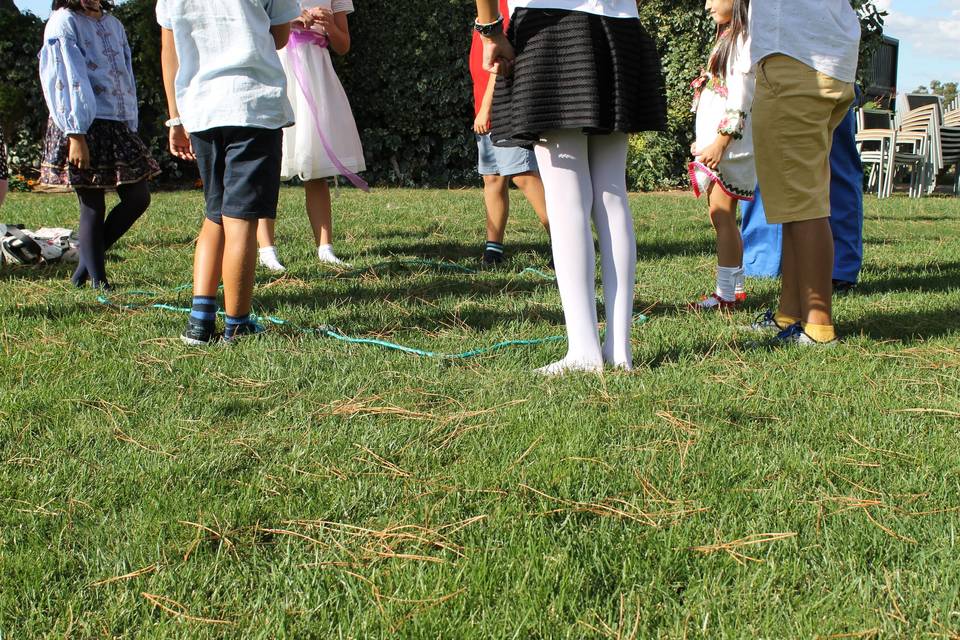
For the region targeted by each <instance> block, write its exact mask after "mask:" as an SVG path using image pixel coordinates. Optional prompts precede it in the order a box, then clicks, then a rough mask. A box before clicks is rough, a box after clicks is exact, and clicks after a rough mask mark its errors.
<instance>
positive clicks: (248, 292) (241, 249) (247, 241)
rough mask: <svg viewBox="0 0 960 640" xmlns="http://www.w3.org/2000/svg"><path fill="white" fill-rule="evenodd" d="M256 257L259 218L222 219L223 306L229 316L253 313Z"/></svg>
mask: <svg viewBox="0 0 960 640" xmlns="http://www.w3.org/2000/svg"><path fill="white" fill-rule="evenodd" d="M256 257H257V220H241V219H238V218H226V217H225V218H224V219H223V308H224V311H226V313H227V316H230V317H234V318H240V317H244V316H247V315H249V314H250V310H251V307H252V305H253V282H254V269H255V267H256Z"/></svg>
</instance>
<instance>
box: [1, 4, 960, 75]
mask: <svg viewBox="0 0 960 640" xmlns="http://www.w3.org/2000/svg"><path fill="white" fill-rule="evenodd" d="M464 1H467V0H464ZM759 1H761V2H762V0H759ZM876 1H877V4H878V5H879V6H881V7H883V8H884V9H886V10H887V11H889V12H890V16H889V18H888V19H887V35H890V36H892V37H894V38H897V39H899V40H900V78H899V81H898V85H899V88H900V89H901V90H907V91H911V90H913V89H915V88H916V87H917V86H918V85H921V84H923V85H925V84H927V83H928V82H930V80H933V79H936V80H941V81H943V82H960V0H876ZM15 2H16V4H17V6H18V7H20V8H21V9H25V10H27V11H32V12H34V13H36V14H37V15H39V16H41V17H46V15H47V14H48V13H49V12H50V4H51V3H50V0H15ZM361 10H362V7H361Z"/></svg>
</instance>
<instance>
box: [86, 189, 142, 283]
mask: <svg viewBox="0 0 960 640" xmlns="http://www.w3.org/2000/svg"><path fill="white" fill-rule="evenodd" d="M117 195H118V196H119V197H120V202H118V203H117V204H116V206H114V207H113V209H111V210H110V215H109V216H107V219H106V221H105V222H104V224H103V246H104V251H105V252H106V251H109V250H110V247H112V246H113V245H114V244H116V242H117V240H119V239H120V238H122V237H123V236H124V235H125V234H126V233H127V231H129V230H130V228H131V227H132V226H133V225H134V223H135V222H136V221H137V220H139V219H140V216H142V215H143V214H144V212H146V210H147V209H148V208H149V207H150V187H149V186H148V185H147V181H146V180H141V181H140V182H135V183H133V184H124V185H120V186H118V187H117ZM88 277H89V274H88V273H87V266H86V264H85V263H84V262H83V260H81V261H80V264H78V265H77V269H76V271H74V273H73V277H72V278H71V280H73V282H74V283H75V284H78V285H82V284H83V283H85V282H86V281H87V278H88Z"/></svg>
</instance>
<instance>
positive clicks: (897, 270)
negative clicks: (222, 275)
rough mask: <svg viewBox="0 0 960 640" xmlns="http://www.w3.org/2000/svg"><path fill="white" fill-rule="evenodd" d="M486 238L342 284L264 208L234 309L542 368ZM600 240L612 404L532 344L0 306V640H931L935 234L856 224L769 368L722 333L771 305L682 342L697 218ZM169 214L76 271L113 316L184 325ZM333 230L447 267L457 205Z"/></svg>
mask: <svg viewBox="0 0 960 640" xmlns="http://www.w3.org/2000/svg"><path fill="white" fill-rule="evenodd" d="M515 195H516V194H515ZM514 204H515V218H514V220H513V221H512V223H511V227H510V229H509V235H508V245H509V247H508V250H509V251H510V252H511V262H510V263H509V264H508V265H507V266H506V267H505V268H503V269H500V270H497V271H488V272H483V273H481V274H476V275H471V274H466V273H455V272H451V271H448V270H443V269H438V268H435V267H429V266H409V265H407V266H404V265H397V264H394V265H392V266H391V265H386V266H381V267H380V268H378V269H375V270H373V271H368V272H366V273H363V274H353V275H349V276H346V277H344V276H338V275H337V273H336V272H335V271H332V270H329V269H325V268H322V267H320V266H319V265H318V264H315V262H314V261H313V260H312V255H313V254H312V245H311V240H310V238H309V232H308V227H307V221H306V216H305V215H304V214H303V213H302V201H301V192H300V191H298V190H294V189H289V190H286V189H285V190H284V191H283V193H282V204H281V207H282V211H281V222H280V228H279V245H280V249H281V257H282V258H283V259H284V260H285V261H286V262H287V266H288V267H289V272H288V274H286V275H285V276H284V277H281V278H271V277H269V276H268V274H266V273H258V286H257V289H256V294H255V295H256V308H257V310H258V311H259V312H260V313H263V314H272V315H274V316H278V317H281V318H285V319H287V320H290V321H291V322H294V323H296V324H297V325H300V326H305V327H318V326H321V325H333V326H335V327H338V328H339V329H340V330H342V331H343V332H345V333H348V334H350V335H354V336H361V337H375V338H382V339H387V340H391V341H396V342H400V343H403V344H407V345H411V346H415V347H418V348H424V349H429V350H433V351H438V352H444V353H453V352H459V351H463V350H465V349H472V348H475V347H481V346H484V345H489V344H492V343H495V342H498V341H501V340H512V339H531V338H543V337H548V336H552V335H556V334H558V333H562V316H561V310H560V305H559V297H558V295H557V292H556V289H555V285H554V283H552V282H550V281H548V280H545V279H543V278H541V277H538V276H537V275H536V274H533V273H529V272H524V271H523V270H524V268H525V267H528V266H535V267H540V268H545V264H546V258H545V252H546V243H545V241H544V237H543V234H542V232H541V231H540V230H539V229H538V227H537V224H536V221H535V218H534V216H533V213H532V211H531V210H530V209H529V207H528V206H527V205H526V204H525V203H524V202H523V201H522V198H519V197H518V198H517V199H515V201H514ZM633 204H634V213H635V217H636V220H637V233H638V242H639V253H640V266H639V280H638V285H637V311H638V312H639V311H643V312H645V313H647V315H649V316H650V321H649V322H648V323H646V324H643V325H639V326H637V328H636V330H635V333H634V345H635V358H636V364H637V368H636V371H634V372H633V373H608V374H606V375H604V376H597V375H573V376H569V377H565V378H562V379H542V378H537V377H534V376H532V375H531V373H530V372H531V370H532V369H533V368H535V367H537V366H541V365H543V364H546V363H548V362H551V361H553V360H554V359H556V358H558V357H560V356H561V355H562V354H563V352H564V345H563V344H562V343H559V342H554V343H547V344H543V345H539V346H532V347H520V348H513V349H507V350H503V351H500V352H497V353H494V354H491V355H486V356H483V357H479V358H476V359H471V360H466V361H462V362H450V361H443V360H436V359H427V358H417V357H415V356H411V355H406V354H403V353H398V352H391V351H386V350H383V349H380V348H377V347H369V346H361V345H349V344H344V343H342V342H338V341H335V340H332V339H329V338H322V337H317V336H315V335H308V334H305V333H302V332H300V331H298V330H297V329H295V328H293V327H289V326H288V327H273V328H271V330H270V332H269V333H268V334H267V335H266V336H264V337H263V338H262V339H259V340H250V341H247V342H245V343H242V344H239V345H236V346H235V347H233V348H223V347H218V348H211V349H206V350H202V349H192V348H187V347H185V346H183V345H181V344H180V342H179V340H178V338H177V336H178V334H179V332H180V330H181V329H182V326H183V323H184V320H185V317H184V316H183V315H180V314H177V313H174V312H169V311H161V310H152V309H138V310H123V309H118V308H115V307H108V306H105V305H102V304H100V303H98V302H97V299H96V296H95V295H94V294H93V293H92V292H89V291H83V292H78V291H76V290H73V289H71V288H70V286H69V285H68V282H67V275H68V273H69V268H68V267H59V268H50V269H39V270H23V269H18V270H9V269H7V270H4V271H2V272H0V346H2V352H0V363H2V365H0V388H2V390H3V391H2V394H0V637H2V638H3V639H4V640H6V639H8V638H9V639H21V638H35V637H68V638H74V637H77V638H86V637H129V638H134V637H135V638H167V637H169V638H174V637H176V638H184V637H190V638H219V637H230V638H234V637H236V638H240V637H242V638H379V637H404V638H496V639H500V638H584V637H588V638H647V637H670V638H693V637H706V638H719V637H739V638H756V637H762V638H786V637H791V638H793V637H797V638H812V637H830V636H833V637H874V636H878V637H950V636H951V634H954V636H953V637H956V634H958V633H960V548H958V533H960V532H958V528H960V454H958V444H957V442H958V439H957V435H958V427H960V207H958V205H957V201H956V200H955V199H924V200H920V201H908V200H906V199H903V198H895V199H891V200H885V201H877V200H876V199H870V200H869V201H868V203H867V221H866V230H867V239H866V252H867V262H866V266H865V271H864V274H863V279H862V284H861V286H860V287H859V288H858V289H857V291H856V292H855V293H854V294H852V295H850V296H848V297H845V298H841V299H839V300H838V301H837V305H836V314H837V318H838V321H839V325H840V329H841V331H842V333H843V334H844V335H845V336H846V340H845V343H844V344H843V345H841V346H840V347H838V348H836V349H833V350H816V349H806V350H804V349H796V348H795V349H788V350H781V351H768V350H764V349H757V348H754V347H752V346H751V344H750V341H751V340H752V339H753V338H752V336H749V335H745V334H744V333H743V332H741V331H739V330H738V327H739V326H741V325H744V324H748V323H749V321H750V320H751V319H752V317H753V315H754V314H755V313H756V312H758V311H761V310H763V309H764V308H766V307H767V306H768V305H770V304H771V303H772V302H773V300H774V299H775V295H776V290H777V285H776V283H775V282H771V281H751V282H749V288H750V295H751V297H750V301H749V303H748V309H747V310H745V311H743V312H739V313H737V314H735V315H733V316H732V317H722V316H707V317H704V316H694V315H689V314H687V313H685V312H684V311H683V310H682V309H683V307H684V305H685V304H686V303H687V302H688V301H690V300H693V299H695V298H696V297H697V296H698V295H700V294H702V293H704V292H705V291H707V290H708V289H709V287H710V286H711V283H712V272H713V264H714V258H713V257H712V244H713V243H712V232H711V230H710V229H709V226H708V223H707V218H706V214H705V205H703V204H702V203H700V202H697V201H695V200H693V199H692V198H691V197H689V196H686V195H673V194H668V195H643V196H636V197H634V198H633ZM200 207H201V197H200V194H199V193H198V192H190V193H178V194H158V195H156V196H155V199H154V204H153V207H152V208H151V210H150V211H149V212H148V214H147V215H146V217H145V218H144V219H143V220H142V222H141V223H140V224H139V225H138V226H137V227H136V228H135V229H134V230H133V232H132V233H131V234H130V235H129V236H128V237H127V238H125V239H124V240H123V241H121V243H120V246H118V247H117V250H116V251H114V252H113V253H112V254H111V256H110V259H109V261H108V272H109V273H110V275H111V280H112V282H113V283H114V285H115V286H116V287H117V290H118V293H117V294H116V295H115V297H114V298H115V299H116V300H117V301H125V302H137V303H142V302H149V303H169V304H174V305H177V304H180V305H182V304H187V303H188V302H189V292H188V291H186V292H185V291H180V292H175V291H173V290H172V289H173V288H174V287H176V286H178V285H181V284H183V283H185V282H188V281H189V278H190V272H191V262H192V255H191V254H192V246H191V242H192V239H193V238H194V235H195V232H196V230H197V227H198V223H199V214H198V211H199V210H200ZM335 211H336V217H337V223H338V225H339V226H338V234H339V237H340V238H341V240H340V241H339V242H338V251H339V252H340V253H341V255H342V256H343V257H345V258H347V259H349V260H351V261H352V262H354V263H355V264H356V265H371V264H376V263H381V262H384V261H388V260H393V259H409V258H428V259H437V260H448V261H455V262H457V263H458V264H461V265H466V266H471V267H472V266H474V265H475V264H476V257H477V255H478V253H479V248H480V244H481V242H480V241H481V240H482V232H483V231H482V229H483V220H482V212H481V200H480V193H479V192H478V191H475V190H470V191H391V190H382V191H377V192H375V193H373V194H371V195H364V194H361V193H357V192H354V191H347V190H341V191H340V193H339V194H338V195H337V197H336V200H335ZM76 215H77V213H76V207H75V204H74V200H73V199H72V198H71V197H70V196H36V195H21V194H14V195H13V196H11V198H10V199H9V200H8V202H7V204H6V205H5V206H4V208H3V209H2V210H0V218H2V219H3V221H6V222H22V223H25V224H28V225H32V226H40V225H44V224H46V225H65V226H73V225H75V218H76ZM134 289H136V290H146V291H153V292H155V293H154V294H153V295H135V294H130V293H125V292H129V291H131V290H134Z"/></svg>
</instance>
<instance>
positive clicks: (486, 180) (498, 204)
mask: <svg viewBox="0 0 960 640" xmlns="http://www.w3.org/2000/svg"><path fill="white" fill-rule="evenodd" d="M509 188H510V181H509V179H508V178H505V177H503V176H500V175H489V176H483V204H484V205H485V206H486V208H487V242H493V243H495V244H499V245H502V244H503V236H504V233H505V232H506V229H507V219H508V218H509V217H510V192H509Z"/></svg>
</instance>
